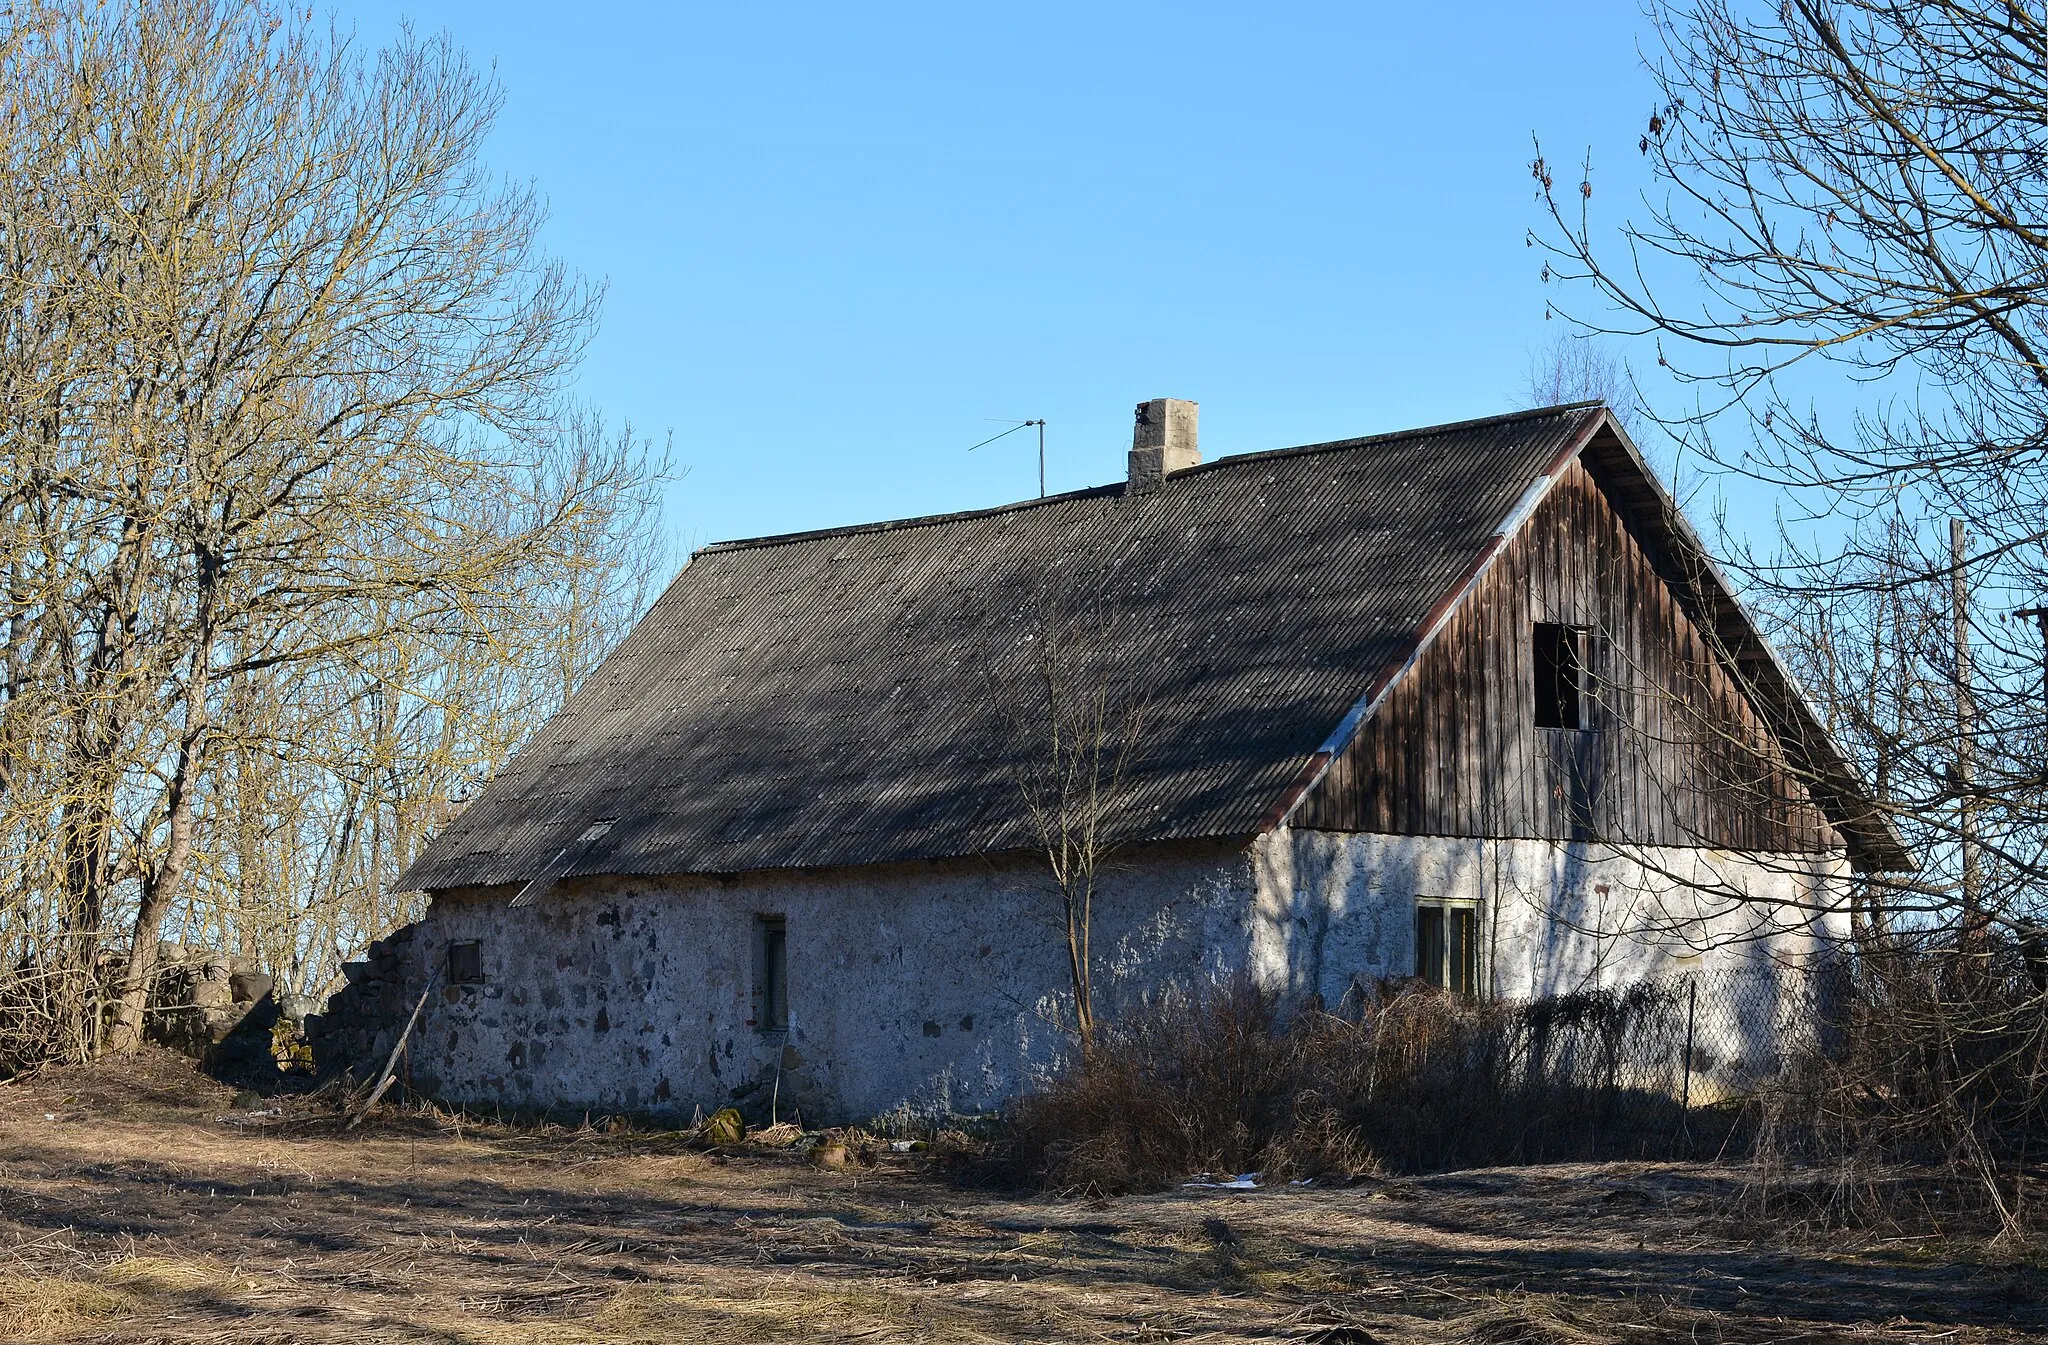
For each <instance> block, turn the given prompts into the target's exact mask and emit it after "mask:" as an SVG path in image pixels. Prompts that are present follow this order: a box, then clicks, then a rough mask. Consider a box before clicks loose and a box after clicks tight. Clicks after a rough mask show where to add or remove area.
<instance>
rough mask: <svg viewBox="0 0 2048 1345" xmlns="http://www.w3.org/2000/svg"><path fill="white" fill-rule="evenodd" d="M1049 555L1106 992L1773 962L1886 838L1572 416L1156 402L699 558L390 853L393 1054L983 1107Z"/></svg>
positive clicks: (1801, 710) (1682, 537)
mask: <svg viewBox="0 0 2048 1345" xmlns="http://www.w3.org/2000/svg"><path fill="white" fill-rule="evenodd" d="M1053 583H1060V584H1064V585H1067V586H1068V588H1069V589H1070V590H1073V589H1080V588H1085V590H1086V591H1088V592H1090V593H1092V594H1095V595H1098V597H1099V598H1100V605H1101V608H1102V609H1104V610H1110V611H1113V614H1114V621H1113V622H1107V621H1106V622H1103V623H1101V624H1100V625H1098V626H1097V627H1096V628H1095V629H1098V630H1105V631H1113V632H1114V633H1113V636H1109V637H1104V638H1108V639H1113V642H1114V645H1115V648H1114V649H1113V650H1109V651H1105V652H1107V653H1111V654H1114V655H1115V657H1116V660H1117V664H1116V666H1118V667H1119V668H1121V669H1124V670H1125V671H1124V672H1122V673H1120V674H1119V676H1121V677H1124V678H1125V679H1126V680H1128V679H1131V678H1138V679H1141V680H1142V681H1143V683H1144V687H1143V691H1144V703H1145V705H1146V706H1147V712H1146V717H1145V720H1144V728H1143V730H1142V737H1141V741H1140V742H1139V743H1138V744H1137V746H1136V748H1135V749H1134V750H1133V751H1132V753H1131V754H1130V764H1129V767H1128V771H1127V773H1126V775H1125V777H1124V779H1123V784H1124V789H1123V791H1122V793H1121V794H1120V796H1119V797H1120V800H1121V804H1120V811H1119V812H1118V814H1117V818H1118V820H1117V824H1116V831H1117V836H1118V839H1119V841H1120V844H1119V846H1118V848H1117V850H1116V852H1115V854H1114V856H1113V860H1112V862H1111V864H1110V865H1109V866H1108V867H1107V868H1106V869H1105V870H1104V872H1103V874H1102V877H1101V885H1100V890H1099V892H1098V895H1097V897H1096V905H1095V912H1094V920H1093V946H1094V963H1095V968H1096V970H1095V976H1096V981H1097V986H1098V988H1097V992H1096V998H1097V1009H1098V1013H1100V1014H1102V1015H1104V1016H1107V1015H1112V1014H1114V1013H1115V1012H1116V1010H1117V1007H1118V1006H1119V1005H1121V1004H1128V1003H1130V1002H1131V1001H1132V999H1133V998H1134V997H1136V996H1139V995H1143V994H1145V993H1147V992H1150V991H1156V990H1157V989H1159V988H1160V987H1162V986H1166V985H1169V984H1182V985H1186V984H1191V983H1195V982H1199V981H1202V980H1205V979H1215V978H1224V977H1232V976H1249V977H1252V978H1254V979H1256V980H1257V981H1259V982H1260V983H1263V984H1264V985H1267V986H1269V987H1271V988H1273V989H1274V990H1276V991H1279V992H1281V993H1284V994H1287V995H1290V996H1297V997H1300V998H1302V999H1306V998H1307V997H1309V996H1319V997H1320V999H1321V1001H1322V1002H1323V1003H1325V1004H1336V1003H1338V1002H1340V1001H1342V1000H1343V999H1344V998H1345V997H1346V996H1348V995H1355V994H1359V993H1363V992H1369V991H1370V990H1371V989H1372V988H1373V987H1374V986H1375V985H1376V984H1377V983H1378V982H1380V981H1382V980H1384V979H1388V978H1402V977H1411V976H1413V977H1421V978H1423V979H1425V980H1428V981H1432V982H1435V983H1436V984H1438V985H1441V986H1444V987H1446V988H1447V989H1449V990H1451V991H1454V992H1459V993H1465V994H1474V995H1496V996H1526V995H1532V994H1539V993H1549V992H1557V991H1567V990H1573V989H1579V988H1584V987H1587V986H1602V985H1604V986H1609V987H1612V986H1615V985H1618V984H1621V983H1623V982H1626V981H1628V980H1631V979H1633V978H1641V977H1647V976H1659V975H1667V974H1671V973H1673V972H1675V971H1681V970H1683V969H1685V968H1688V967H1699V966H1719V967H1723V968H1748V969H1751V970H1753V971H1754V972H1755V973H1756V974H1757V975H1759V976H1768V975H1770V974H1771V972H1772V969H1773V968H1776V967H1782V966H1784V965H1787V964H1789V963H1793V962H1797V961H1800V960H1810V959H1813V958H1816V957H1825V956H1826V955H1827V953H1828V951H1829V949H1830V948H1831V947H1834V946H1836V945H1837V944H1838V943H1839V942H1840V940H1842V939H1843V938H1845V937H1846V931H1847V924H1848V916H1847V908H1848V902H1849V898H1850V884H1851V882H1852V881H1853V875H1854V874H1855V873H1856V872H1857V871H1871V870H1884V869H1896V868H1902V867H1909V866H1910V861H1909V860H1908V858H1907V857H1906V856H1905V854H1904V853H1903V852H1902V850H1901V848H1900V845H1899V842H1898V840H1897V838H1896V836H1895V835H1894V833H1893V832H1892V831H1891V830H1890V829H1889V827H1888V825H1887V824H1886V823H1885V822H1884V820H1883V819H1882V818H1881V816H1880V815H1879V813H1878V810H1877V808H1876V806H1875V804H1874V803H1873V802H1872V800H1871V799H1870V798H1869V797H1868V796H1867V794H1866V793H1865V792H1864V790H1863V788H1862V786H1861V785H1860V783H1859V782H1858V779H1857V777H1856V775H1855V773H1854V772H1853V771H1852V770H1851V769H1850V767H1849V766H1848V765H1847V763H1846V762H1845V761H1844V759H1843V758H1842V756H1841V755H1840V753H1839V752H1838V750H1837V749H1836V747H1835V745H1834V744H1833V743H1832V742H1831V741H1830V739H1829V737H1828V735H1827V733H1826V732H1825V730H1824V729H1823V727H1822V725H1821V723H1820V722H1819V720H1818V719H1817V718H1816V715H1815V712H1814V710H1813V709H1812V707H1811V706H1810V704H1809V703H1808V701H1807V700H1806V699H1805V697H1804V696H1803V694H1802V693H1801V691H1800V690H1799V689H1798V688H1797V686H1796V685H1795V684H1794V682H1793V680H1792V678H1791V677H1790V676H1789V675H1788V674H1787V673H1786V671H1785V669H1784V668H1783V667H1782V666H1781V664H1780V663H1779V662H1778V660H1777V659H1776V657H1775V656H1774V655H1773V654H1772V652H1771V651H1770V650H1769V649H1768V648H1767V647H1766V645H1765V643H1764V642H1763V640H1762V639H1761V638H1760V637H1759V636H1758V634H1757V631H1756V629H1755V627H1754V626H1753V624H1752V623H1751V621H1750V619H1749V618H1748V616H1747V615H1745V613H1744V611H1743V609H1742V607H1741V605H1740V604H1739V603H1738V601H1737V599H1736V597H1735V595H1734V593H1733V591H1732V590H1731V589H1730V587H1729V585H1728V583H1727V582H1726V581H1725V580H1724V579H1723V577H1722V575H1721V574H1720V572H1719V571H1718V570H1717V569H1716V568H1715V566H1714V564H1713V562H1712V561H1711V559H1710V558H1709V557H1708V555H1707V553H1706V551H1705V550H1704V549H1703V547H1702V545H1701V543H1700V541H1699V539H1698V538H1697V537H1696V536H1695V534H1694V533H1693V531H1692V530H1691V529H1690V528H1689V527H1688V526H1687V524H1686V522H1685V520H1684V519H1683V518H1681V517H1680V515H1679V512H1678V510H1677V508H1676V506H1675V505H1674V504H1673V502H1672V500H1671V498H1670V496H1669V495H1668V494H1667V493H1666V492H1665V490H1664V489H1663V488H1662V487H1661V486H1660V485H1659V483H1658V481H1657V480H1656V478H1655V476H1654V475H1653V473H1652V472H1651V471H1650V469H1649V468H1648V467H1647V466H1646V465H1645V463H1644V461H1643V459H1642V457H1641V456H1640V454H1639V453H1638V451H1637V450H1636V448H1635V447H1634V446H1633V445H1632V444H1631V443H1630V442H1629V440H1628V437H1627V436H1626V434H1625V433H1624V432H1623V431H1622V429H1621V428H1620V426H1619V425H1618V424H1617V423H1616V421H1615V419H1614V417H1613V416H1612V415H1611V414H1609V412H1608V411H1607V410H1606V409H1605V408H1604V407H1602V406H1600V405H1598V404H1581V405H1573V406H1560V407H1552V408H1548V409H1544V410H1537V411H1530V412H1525V413H1520V414H1515V415H1508V416H1499V417H1494V418H1491V419H1486V420H1476V421H1468V422H1465V423H1461V424H1454V425H1444V426H1438V427H1435V428H1430V429H1421V430H1414V431H1410V432H1406V433H1400V434H1383V435H1375V436H1372V437H1369V438H1362V439H1347V440H1342V441H1339V442H1336V443H1326V444H1314V445H1310V446H1307V447H1302V448H1290V449H1282V450H1279V451H1275V452H1266V453H1249V454H1244V455H1241V456H1234V457H1228V458H1224V459H1221V460H1219V461H1214V462H1208V463H1204V462H1202V461H1201V460H1200V456H1199V453H1198V451H1197V444H1196V408H1195V405H1194V404H1193V403H1191V402H1183V401H1176V400H1171V399H1161V400H1156V401H1151V402H1146V403H1144V404H1142V405H1140V406H1139V408H1138V420H1137V428H1136V432H1135V436H1134V441H1133V447H1132V450H1131V454H1130V471H1129V477H1128V479H1127V480H1125V481H1122V482H1118V483H1116V484H1114V485H1110V486H1104V487H1100V488H1096V489H1089V490H1081V491H1075V492H1072V493H1069V494H1064V495H1056V496H1052V497H1050V498H1044V499H1037V500H1030V501H1026V502H1024V503H1020V504H1016V505H1011V506H1007V507H1003V508H997V509H984V510H976V511H972V512H968V513H958V514H948V515H943V516H938V517H932V518H914V519H905V520H901V521H896V522H888V523H878V524H873V525H868V526H860V527H847V528H835V529H830V530H827V531H820V532H809V533H800V534H794V535H789V536H781V537H766V538H759V539H755V540H749V541H737V542H726V543H720V544H718V545H714V546H709V547H705V548H703V549H702V550H700V551H698V552H697V553H696V554H695V555H693V556H692V557H691V559H690V561H689V563H688V565H687V566H686V567H685V568H684V569H683V571H682V573H681V574H680V575H679V576H678V577H677V579H676V580H675V581H674V583H673V584H672V585H671V586H670V587H669V589H668V590H667V591H666V592H665V593H664V594H663V595H662V597H661V598H660V600H659V601H658V602H657V603H655V605H654V607H653V608H652V609H651V610H650V611H649V612H648V614H647V616H646V617H645V618H644V619H643V620H642V621H641V623H640V624H639V626H638V628H637V629H636V630H634V631H633V633H632V634H631V636H630V637H629V638H628V639H626V640H625V641H624V642H623V643H622V644H621V645H620V646H619V648H618V649H617V651H616V652H615V653H614V654H613V655H612V656H611V658H610V659H609V660H608V661H607V662H606V663H605V664H604V665H603V666H602V667H601V668H600V669H599V670H598V671H597V672H596V673H594V674H593V675H592V676H591V677H590V678H589V679H588V681H587V682H586V684H585V685H584V686H583V687H582V688H581V689H580V690H579V691H578V692H577V693H576V695H575V696H574V697H573V699H571V701H570V702H569V703H568V704H567V705H566V706H565V707H564V708H563V709H562V711H561V712H560V713H559V714H558V715H557V716H556V717H555V718H554V720H553V721H552V722H551V723H550V724H549V725H548V726H547V727H546V728H545V729H544V730H543V731H542V732H540V733H539V734H538V735H537V736H536V737H535V738H534V739H533V740H532V741H531V742H530V743H529V744H528V745H527V746H526V747H525V748H524V750H522V751H521V752H519V754H518V755H517V756H516V757H515V758H514V759H513V760H512V761H511V762H510V763H509V764H508V765H507V766H506V767H505V769H504V770H503V771H502V772H501V773H500V774H499V775H498V776H497V777H496V778H495V779H493V780H492V781H491V782H490V783H489V784H488V786H487V787H485V788H484V789H483V790H482V791H481V792H480V793H479V795H478V796H477V797H476V798H475V799H474V800H473V801H471V802H470V803H469V804H468V806H467V807H466V809H465V810H464V811H463V812H462V813H461V814H460V816H458V817H457V818H455V819H454V820H453V821H452V822H451V823H450V824H449V825H448V826H447V828H446V829H445V830H444V831H442V832H441V833H440V834H439V835H438V836H437V837H435V838H434V839H433V841H432V842H431V843H430V844H429V845H428V846H427V847H426V849H425V851H424V853H423V854H422V855H421V856H420V857H419V859H418V861H417V863H415V864H414V865H413V866H412V868H411V869H410V871H409V872H408V874H407V875H406V876H405V877H404V879H403V883H404V885H405V886H406V887H407V888H408V889H414V890H422V891H425V892H428V893H430V894H431V896H432V901H431V904H430V908H429V909H428V911H427V913H426V915H425V916H424V918H423V919H422V920H421V921H420V922H419V923H418V924H417V925H415V926H412V927H410V928H408V929H407V930H406V931H404V932H403V934H402V936H400V937H398V938H395V939H393V940H391V941H388V942H387V943H385V944H383V945H381V946H380V948H379V950H378V960H379V969H378V976H377V977H376V978H374V979H376V980H377V981H378V983H379V984H381V985H382V987H383V990H384V991H385V993H386V996H387V998H386V1003H387V1004H388V1005H391V1006H396V1008H397V1013H396V1014H395V1016H394V1017H393V1018H391V1019H388V1020H387V1022H386V1027H385V1030H384V1031H383V1033H382V1034H381V1035H380V1040H379V1042H378V1043H376V1044H379V1045H382V1046H384V1047H385V1048H386V1049H388V1044H389V1041H390V1030H389V1029H390V1026H391V1025H392V1023H394V1022H395V1021H397V1020H402V1019H403V1017H404V1013H405V1011H406V1010H408V1009H410V1007H411V1006H412V1004H413V1003H414V1002H415V1000H417V999H418V997H419V996H420V995H421V994H422V993H423V992H429V991H430V992H431V993H430V994H428V995H427V999H426V1003H427V1008H426V1010H425V1011H424V1012H423V1014H422V1016H421V1020H420V1022H419V1024H418V1027H417V1028H416V1030H415V1033H414V1036H413V1038H412V1043H411V1050H412V1056H411V1059H412V1066H411V1068H412V1076H413V1080H414V1082H415V1084H416V1085H419V1086H423V1087H425V1088H427V1089H428V1090H430V1091H433V1092H437V1093H438V1094H439V1095H441V1096H442V1097H444V1098H446V1099H448V1100H450V1101H454V1102H459V1103H469V1104H480V1105H485V1106H489V1105H493V1104H497V1105H501V1106H505V1107H508V1108H513V1107H516V1108H532V1109H610V1110H631V1111H638V1112H644V1113H652V1114H655V1115H663V1114H669V1115H674V1114H680V1115H682V1116H685V1117H687V1116H688V1115H689V1114H690V1113H691V1111H692V1109H693V1108H695V1107H699V1106H701V1107H703V1108H704V1109H705V1110H706V1111H709V1110H711V1109H712V1108H714V1107H717V1106H726V1105H734V1104H735V1102H737V1104H738V1105H741V1106H742V1107H743V1108H751V1109H753V1110H756V1111H766V1110H767V1107H768V1104H769V1101H770V1099H773V1100H774V1101H775V1104H776V1105H777V1107H778V1108H779V1109H780V1112H781V1114H782V1115H784V1116H787V1115H788V1114H789V1113H790V1112H791V1111H792V1110H797V1109H800V1110H801V1111H802V1114H803V1116H804V1118H805V1119H806V1120H807V1121H817V1122H829V1121H833V1120H846V1119H861V1118H864V1117H867V1116H871V1115H875V1114H878V1113H882V1112H885V1111H888V1110H891V1109H893V1108H896V1107H898V1106H900V1105H906V1104H907V1105H910V1106H913V1107H922V1108H934V1109H939V1108H943V1109H951V1110H954V1111H971V1110H978V1109H986V1108H991V1107H994V1106H996V1105H999V1104H1000V1103H1001V1102H1002V1101H1003V1100H1004V1099H1005V1098H1006V1097H1009V1096H1011V1095H1013V1094H1014V1093H1015V1092H1016V1091H1017V1090H1018V1089H1019V1088H1020V1087H1022V1086H1023V1085H1024V1084H1025V1083H1026V1082H1028V1079H1029V1078H1030V1076H1031V1073H1032V1071H1034V1070H1036V1069H1040V1068H1043V1067H1044V1066H1046V1065H1047V1064H1048V1063H1049V1062H1051V1061H1054V1060H1055V1059H1057V1058H1059V1056H1060V1055H1061V1053H1062V1052H1063V1051H1064V1050H1066V1049H1067V1048H1068V1037H1067V1036H1066V1034H1065V1032H1064V1030H1063V1028H1062V1023H1063V1022H1064V1021H1065V1020H1064V1018H1063V1013H1064V1007H1065V1005H1066V1004H1067V1002H1068V1000H1067V990H1068V986H1069V984H1070V982H1069V973H1068V967H1067V960H1066V959H1067V952H1066V944H1065V939H1064V933H1063V927H1062V926H1061V924H1060V920H1059V904H1058V900H1057V896H1056V894H1055V892H1054V890H1053V887H1052V884H1051V882H1050V879H1049V877H1048V866H1047V863H1046V860H1045V857H1044V851H1043V849H1042V847H1041V841H1042V834H1041V833H1039V832H1037V831H1035V830H1034V828H1033V824H1032V822H1031V820H1030V817H1029V815H1028V812H1027V810H1026V809H1025V808H1023V807H1022V806H1021V803H1020V790H1019V786H1018V783H1017V782H1018V780H1019V779H1020V776H1019V774H1018V753H1020V752H1025V751H1030V750H1034V749H1032V748H1031V746H1030V744H1029V743H1028V742H1025V743H1021V745H1020V742H1021V740H1020V736H1019V734H1018V732H1017V731H1016V725H1017V723H1018V722H1019V720H1018V719H1017V717H1016V716H1014V715H1008V714H1004V713H999V712H998V708H997V705H996V703H997V702H999V701H1000V700H1001V695H1002V692H1001V690H1000V685H999V683H1000V679H1001V678H1002V677H1006V676H1009V675H1010V674H1009V673H1006V672H1003V671H1002V670H1003V669H1015V668H1020V667H1024V666H1026V665H1027V664H1028V659H1024V660H1021V661H1020V659H1019V658H1018V657H1017V652H1016V651H1017V648H1018V646H1019V645H1020V643H1028V641H1029V639H1030V638H1031V634H1030V627H1029V624H1028V622H1026V621H1024V620H1023V619H1022V617H1021V616H1020V614H1027V613H1029V612H1031V611H1032V610H1034V604H1035V603H1038V602H1039V601H1040V597H1041V595H1043V594H1044V593H1045V592H1046V591H1047V588H1048V585H1050V584H1053ZM1040 610H1043V609H1042V608H1041V609H1040ZM991 669H994V670H996V671H994V672H992V671H990V670H991ZM367 988H370V987H369V986H368V984H367V983H366V984H365V986H359V987H357V990H358V991H363V990H366V989H367ZM358 997H359V998H360V997H362V996H361V995H358ZM344 998H346V996H344ZM330 1016H333V1015H330ZM1759 1030H1769V1029H1768V1028H1763V1029H1759ZM360 1044H363V1045H368V1044H371V1043H360Z"/></svg>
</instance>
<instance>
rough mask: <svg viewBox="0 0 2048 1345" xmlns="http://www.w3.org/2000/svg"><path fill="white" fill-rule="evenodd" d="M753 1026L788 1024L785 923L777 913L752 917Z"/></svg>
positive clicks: (774, 1028) (767, 1029)
mask: <svg viewBox="0 0 2048 1345" xmlns="http://www.w3.org/2000/svg"><path fill="white" fill-rule="evenodd" d="M754 1026H755V1027H756V1028H758V1029H759V1030H760V1031H762V1032H782V1031H785V1030H787V1029H788V1027H789V924H788V922H787V921H786V920H784V919H783V917H781V916H779V915H758V916H755V917H754Z"/></svg>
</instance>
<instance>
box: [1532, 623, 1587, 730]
mask: <svg viewBox="0 0 2048 1345" xmlns="http://www.w3.org/2000/svg"><path fill="white" fill-rule="evenodd" d="M1533 645H1534V647H1533V649H1532V651H1531V652H1532V654H1533V655H1534V657H1533V659H1532V660H1531V661H1532V662H1533V664H1534V665H1535V669H1536V727H1537V728H1539V729H1582V728H1585V727H1587V722H1586V719H1587V716H1586V711H1587V709H1588V705H1587V700H1588V697H1587V694H1586V692H1587V687H1586V632H1585V631H1583V630H1581V629H1579V628H1578V627H1577V626H1565V625H1560V624H1558V623H1557V622H1554V621H1539V622H1537V623H1536V626H1535V637H1534V641H1533Z"/></svg>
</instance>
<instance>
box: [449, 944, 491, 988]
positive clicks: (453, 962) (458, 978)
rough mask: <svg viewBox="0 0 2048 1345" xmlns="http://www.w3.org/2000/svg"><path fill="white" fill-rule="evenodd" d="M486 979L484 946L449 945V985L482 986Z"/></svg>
mask: <svg viewBox="0 0 2048 1345" xmlns="http://www.w3.org/2000/svg"><path fill="white" fill-rule="evenodd" d="M483 979H484V946H483V945H482V944H480V943H475V942H471V943H451V944H449V945H448V984H450V985H481V984H483Z"/></svg>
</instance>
